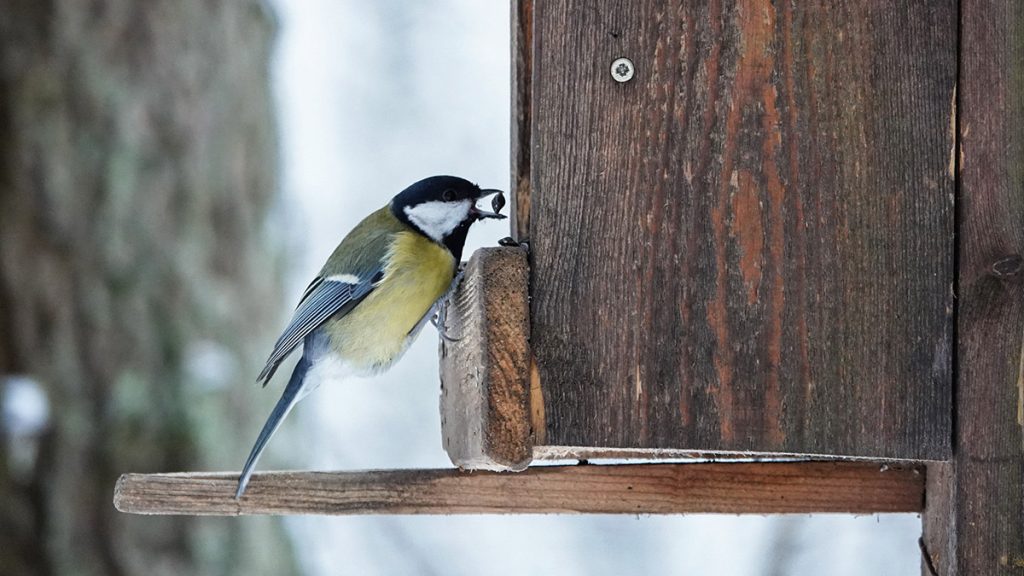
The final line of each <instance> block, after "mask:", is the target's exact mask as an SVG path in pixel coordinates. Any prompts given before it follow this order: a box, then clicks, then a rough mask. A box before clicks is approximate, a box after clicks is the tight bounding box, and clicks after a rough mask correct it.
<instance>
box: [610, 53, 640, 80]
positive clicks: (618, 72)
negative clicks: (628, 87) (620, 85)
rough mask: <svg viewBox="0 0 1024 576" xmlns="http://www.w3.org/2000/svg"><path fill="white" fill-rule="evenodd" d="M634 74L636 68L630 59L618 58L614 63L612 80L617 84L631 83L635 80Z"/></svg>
mask: <svg viewBox="0 0 1024 576" xmlns="http://www.w3.org/2000/svg"><path fill="white" fill-rule="evenodd" d="M634 72H636V67H635V66H633V61H632V60H630V59H629V58H616V59H615V61H614V62H612V78H614V79H615V81H616V82H629V81H630V80H631V79H632V78H633V73H634Z"/></svg>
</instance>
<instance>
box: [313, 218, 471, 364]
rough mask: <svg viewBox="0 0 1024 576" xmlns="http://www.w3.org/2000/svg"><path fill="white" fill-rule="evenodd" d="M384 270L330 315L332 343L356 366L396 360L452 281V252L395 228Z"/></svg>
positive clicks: (328, 329) (328, 328) (453, 268)
mask: <svg viewBox="0 0 1024 576" xmlns="http://www.w3.org/2000/svg"><path fill="white" fill-rule="evenodd" d="M386 261H387V262H388V264H387V266H386V267H385V269H384V276H383V278H382V279H381V280H380V282H379V283H378V285H377V287H376V288H375V289H374V290H373V291H372V292H370V294H369V295H368V296H367V297H366V299H365V300H363V301H362V302H360V303H359V304H358V305H357V306H356V307H355V308H354V309H353V310H352V312H350V313H349V314H347V315H346V316H344V317H342V318H340V319H337V320H332V321H329V322H328V323H327V324H326V326H325V327H326V329H327V333H328V335H329V336H330V338H331V344H332V347H333V348H334V350H335V351H336V352H338V354H339V355H340V356H341V358H342V359H343V360H345V361H346V362H348V363H350V365H351V366H352V367H353V368H354V369H356V370H357V371H360V372H364V373H373V372H377V371H380V370H383V369H385V368H387V367H389V366H390V365H391V364H393V363H394V362H395V361H397V360H398V359H399V358H400V357H401V355H402V353H403V352H405V349H406V348H407V347H408V346H409V344H410V343H411V342H412V339H413V338H414V337H415V336H416V335H415V334H413V333H412V331H413V330H414V329H415V328H416V326H417V325H418V324H419V322H420V320H422V319H423V317H424V316H425V315H426V313H427V312H428V311H429V310H430V307H431V305H433V304H434V302H436V301H437V299H438V298H440V297H441V296H442V295H444V293H445V291H446V290H447V289H448V286H449V285H450V284H451V281H452V277H453V276H454V274H455V266H456V263H455V258H454V257H453V256H452V254H451V252H449V251H448V250H447V249H446V248H444V247H443V246H441V245H439V244H437V243H435V242H432V241H430V240H429V239H427V238H426V237H424V236H422V235H420V234H416V233H415V232H409V231H403V232H399V233H397V234H395V236H394V240H393V241H392V242H391V245H390V246H389V249H388V256H387V258H386Z"/></svg>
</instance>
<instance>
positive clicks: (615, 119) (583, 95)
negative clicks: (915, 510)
mask: <svg viewBox="0 0 1024 576" xmlns="http://www.w3.org/2000/svg"><path fill="white" fill-rule="evenodd" d="M533 17H534V34H535V38H534V42H533V46H534V52H533V54H532V66H533V75H532V78H533V90H532V94H533V100H532V118H531V122H532V125H531V130H532V133H531V138H532V149H531V167H530V174H531V195H530V216H529V227H530V240H531V250H532V253H531V258H532V259H531V275H532V279H531V296H532V310H531V314H532V317H531V319H532V328H531V330H532V343H533V350H534V354H535V356H536V362H537V378H536V380H537V381H538V382H539V387H540V389H541V390H542V392H543V407H542V411H541V412H542V413H543V415H544V426H543V428H544V429H543V431H542V432H538V437H543V438H544V442H543V444H545V445H553V446H580V447H587V446H599V447H618V448H626V447H651V448H678V449H687V450H729V451H734V450H739V451H748V450H752V451H762V452H776V451H777V452H791V453H806V454H830V455H854V456H866V457H891V458H912V459H917V458H924V459H930V458H940V459H941V458H945V457H948V456H949V454H950V436H951V363H952V359H951V334H952V320H951V316H952V279H953V174H952V172H951V171H950V160H951V153H952V144H953V135H952V132H951V119H952V114H953V110H952V104H953V96H954V81H955V71H956V53H955V49H956V47H955V42H954V41H953V40H952V39H954V38H955V37H956V3H955V2H954V1H953V0H940V1H935V2H899V3H891V2H881V1H872V2H852V1H840V2H824V1H810V2H769V1H767V0H704V1H689V0H688V1H682V0H677V1H675V2H662V1H654V0H642V1H637V2H626V1H624V0H618V1H613V0H605V1H600V2H592V1H583V0H552V1H550V2H544V3H538V4H537V5H536V6H534V14H533ZM619 56H627V57H629V58H631V59H632V60H633V62H634V63H635V65H636V70H637V72H636V76H635V77H634V79H633V80H632V81H630V82H627V83H624V84H619V83H616V82H614V81H613V80H612V78H611V75H610V73H609V66H610V63H611V62H612V60H614V59H615V58H616V57H619Z"/></svg>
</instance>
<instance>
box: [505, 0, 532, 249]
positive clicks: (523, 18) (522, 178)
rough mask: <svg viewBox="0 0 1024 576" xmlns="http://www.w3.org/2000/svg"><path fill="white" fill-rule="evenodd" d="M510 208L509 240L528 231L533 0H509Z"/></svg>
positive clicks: (519, 237)
mask: <svg viewBox="0 0 1024 576" xmlns="http://www.w3.org/2000/svg"><path fill="white" fill-rule="evenodd" d="M510 4H511V6H512V18H511V23H512V33H511V37H512V130H511V134H510V135H511V140H512V149H511V155H510V158H511V163H512V166H511V168H512V188H511V190H512V205H513V209H512V212H511V216H512V217H511V220H512V222H511V228H512V235H513V238H515V239H516V240H518V241H520V242H523V241H526V240H528V239H529V238H528V237H529V231H530V125H531V111H532V104H531V100H532V97H533V82H532V76H531V75H532V73H533V0H512V2H511V3H510Z"/></svg>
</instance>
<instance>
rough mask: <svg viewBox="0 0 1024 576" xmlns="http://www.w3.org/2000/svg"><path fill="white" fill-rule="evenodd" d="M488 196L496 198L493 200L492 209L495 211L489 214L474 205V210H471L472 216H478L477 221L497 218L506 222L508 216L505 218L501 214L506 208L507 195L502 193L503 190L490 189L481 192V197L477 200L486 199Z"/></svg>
mask: <svg viewBox="0 0 1024 576" xmlns="http://www.w3.org/2000/svg"><path fill="white" fill-rule="evenodd" d="M495 195H496V196H495ZM488 196H494V199H493V200H491V208H492V209H493V210H494V211H493V212H488V211H486V210H481V209H480V208H478V207H477V206H476V205H474V206H473V209H472V210H470V214H472V215H473V216H476V219H477V220H483V219H485V218H495V219H497V220H504V219H505V218H507V216H505V215H504V214H500V212H501V209H502V208H504V207H505V193H504V192H502V191H501V190H495V189H493V188H488V189H484V190H481V191H480V196H478V197H477V200H480V199H482V198H486V197H488Z"/></svg>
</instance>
